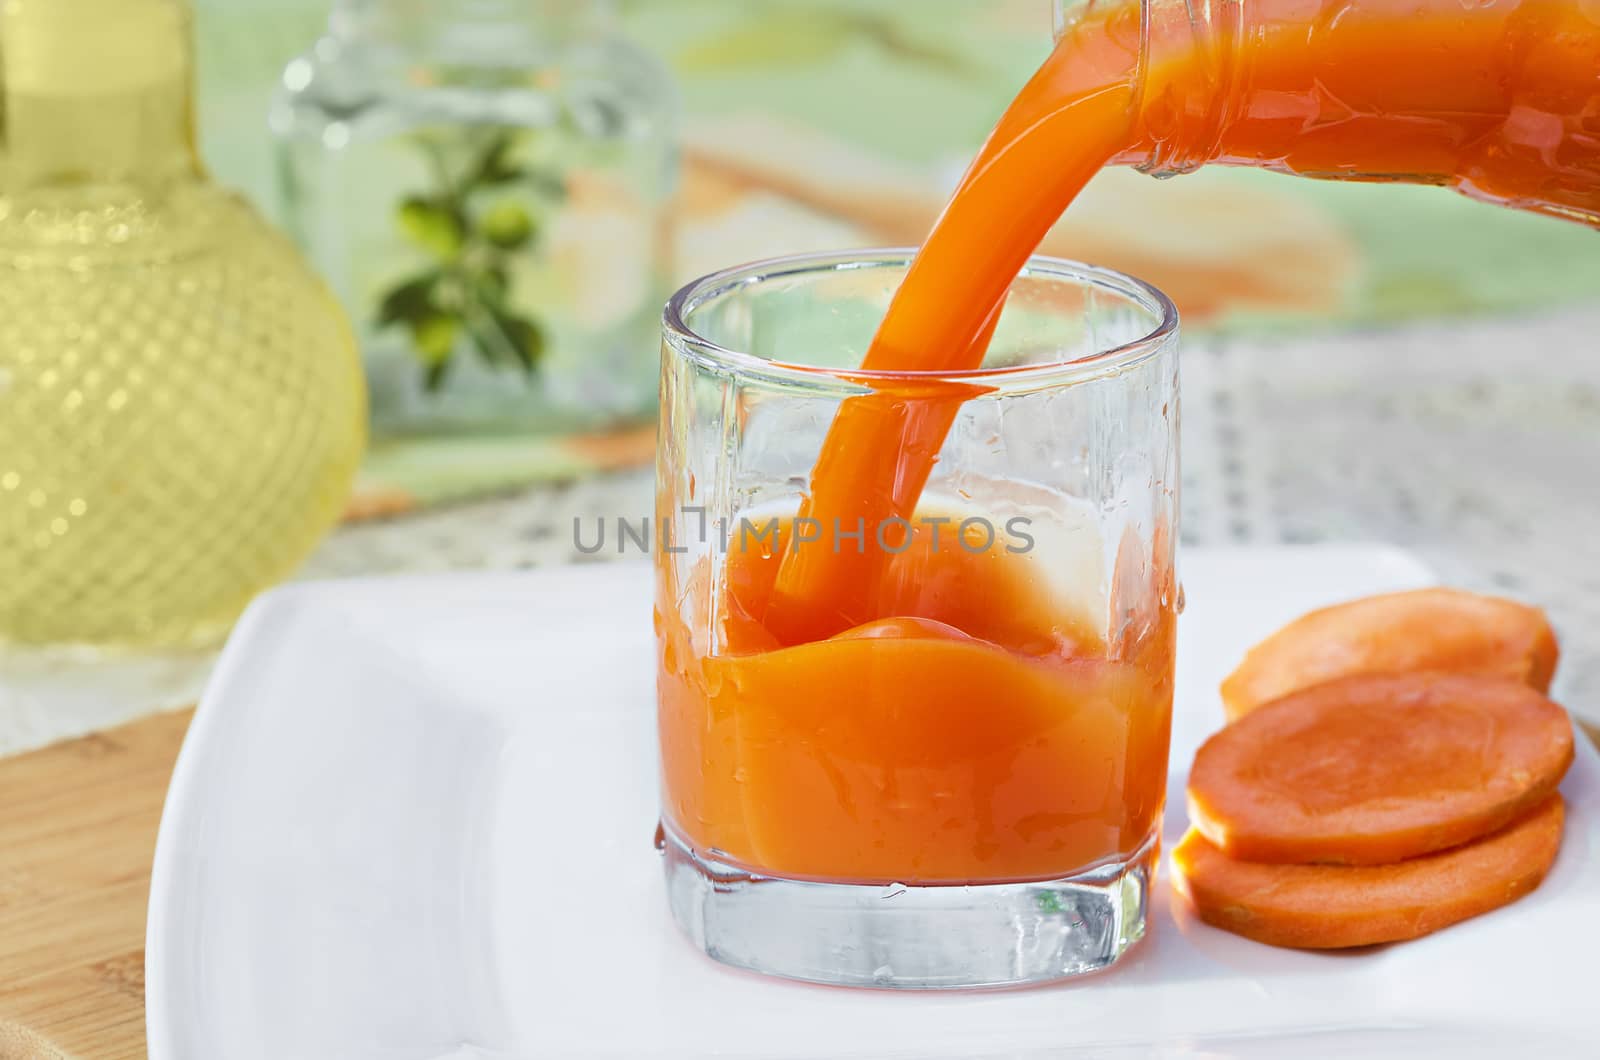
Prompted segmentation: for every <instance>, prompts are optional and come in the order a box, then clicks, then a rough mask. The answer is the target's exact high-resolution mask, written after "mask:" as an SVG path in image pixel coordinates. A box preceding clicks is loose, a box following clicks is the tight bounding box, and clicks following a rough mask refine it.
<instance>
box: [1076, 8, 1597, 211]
mask: <svg viewBox="0 0 1600 1060" xmlns="http://www.w3.org/2000/svg"><path fill="white" fill-rule="evenodd" d="M1085 34H1089V35H1094V36H1103V37H1104V38H1105V39H1106V40H1107V42H1108V43H1110V42H1115V44H1114V46H1115V47H1118V48H1120V49H1121V50H1122V54H1124V55H1126V56H1127V70H1126V74H1127V77H1128V79H1129V81H1130V83H1131V84H1132V85H1133V88H1134V97H1133V98H1134V105H1133V108H1132V113H1131V114H1130V118H1131V121H1132V128H1131V130H1130V134H1129V138H1128V141H1127V142H1128V144H1129V147H1128V148H1127V149H1126V150H1125V151H1123V152H1122V153H1121V154H1120V155H1118V156H1117V158H1116V159H1115V161H1116V162H1120V163H1124V164H1129V165H1136V166H1139V167H1140V168H1143V169H1145V170H1147V171H1150V172H1153V173H1155V174H1156V175H1158V176H1167V175H1171V174H1175V173H1182V172H1187V171H1189V170H1192V169H1194V168H1196V167H1198V166H1201V165H1205V164H1208V163H1222V164H1229V165H1246V166H1254V167H1257V168H1264V169H1273V170H1277V171H1280V172H1285V173H1292V174H1296V175H1299V176H1307V177H1320V178H1328V179H1339V180H1365V181H1395V182H1405V183H1413V184H1437V185H1442V186H1446V187H1451V188H1454V189H1455V190H1457V191H1459V192H1461V193H1463V194H1465V195H1468V196H1470V197H1472V198H1475V199H1480V200H1483V201H1487V202H1493V203H1498V204H1501V205H1506V206H1512V207H1517V208H1520V209H1527V210H1533V211H1536V212H1540V213H1545V214H1549V215H1552V216H1556V217H1562V218H1566V219H1569V220H1576V221H1581V222H1585V223H1588V224H1592V225H1600V5H1597V4H1595V3H1593V2H1592V0H1579V2H1573V0H1420V2H1419V0H1215V2H1213V3H1208V4H1193V3H1187V2H1185V0H1109V2H1107V0H1061V2H1060V4H1059V7H1058V19H1057V36H1058V37H1066V36H1068V35H1076V36H1077V38H1078V39H1077V41H1076V43H1077V44H1078V45H1079V46H1082V45H1083V43H1084V41H1083V36H1084V35H1085Z"/></svg>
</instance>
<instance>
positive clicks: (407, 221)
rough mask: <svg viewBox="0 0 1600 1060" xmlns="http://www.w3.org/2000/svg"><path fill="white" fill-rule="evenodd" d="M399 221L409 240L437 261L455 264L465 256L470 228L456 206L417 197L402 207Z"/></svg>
mask: <svg viewBox="0 0 1600 1060" xmlns="http://www.w3.org/2000/svg"><path fill="white" fill-rule="evenodd" d="M397 219H398V220H399V222H400V230H401V231H402V232H404V233H405V234H406V237H407V238H408V239H410V240H411V242H412V243H414V244H416V245H417V246H418V247H420V248H421V249H423V250H426V251H427V252H428V253H430V254H432V255H434V256H435V257H437V258H440V259H442V260H445V261H453V260H454V259H455V258H456V256H457V255H459V254H460V253H461V245H462V243H463V242H465V239H466V227H467V226H466V224H465V223H464V221H463V219H462V217H461V213H460V211H459V210H458V209H456V208H455V206H454V205H453V204H452V203H450V202H448V201H446V200H443V199H439V198H424V197H422V196H419V195H413V196H410V197H409V198H407V199H406V200H405V201H404V202H402V203H401V204H400V210H399V216H398V218H397Z"/></svg>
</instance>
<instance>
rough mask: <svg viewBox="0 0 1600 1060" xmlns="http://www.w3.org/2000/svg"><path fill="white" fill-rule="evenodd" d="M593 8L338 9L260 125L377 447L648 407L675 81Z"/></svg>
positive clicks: (609, 420) (431, 5)
mask: <svg viewBox="0 0 1600 1060" xmlns="http://www.w3.org/2000/svg"><path fill="white" fill-rule="evenodd" d="M609 15H610V12H609V10H608V5H607V4H605V3H604V2H600V0H426V2H424V0H338V2H337V3H336V5H335V8H334V11H333V14H332V17H331V18H330V20H329V24H328V31H327V33H326V35H324V36H323V37H322V38H321V39H320V40H318V41H317V42H316V43H315V44H314V45H313V46H312V47H311V49H310V50H309V51H308V52H306V53H305V54H304V55H302V56H300V57H299V58H296V59H294V60H293V61H291V62H290V63H289V64H288V66H287V67H286V69H285V70H284V74H283V85H282V88H281V90H280V92H279V96H278V99H277V101H276V103H275V106H274V108H273V113H272V128H273V131H274V133H275V135H276V136H277V138H278V141H279V152H280V162H281V164H280V166H279V180H280V188H281V194H282V204H281V205H282V208H283V213H284V216H285V218H286V222H287V224H288V226H289V228H290V231H291V232H292V233H293V234H294V235H295V237H296V238H297V239H298V240H299V241H300V243H301V244H302V245H303V246H304V247H305V248H306V250H307V251H308V253H309V254H310V256H311V258H312V260H313V261H314V262H315V263H316V264H317V265H318V266H319V267H320V268H321V269H322V271H323V273H324V275H326V276H327V278H328V279H329V281H330V282H331V283H332V285H333V287H334V289H335V290H336V292H337V293H338V294H339V296H340V297H341V298H342V299H343V301H344V303H345V305H346V306H347V307H348V309H349V311H350V314H351V316H352V317H353V319H354V320H355V322H356V325H357V327H358V329H359V330H360V333H361V336H362V340H363V349H364V354H365V360H366V366H367V374H368V380H369V383H370V388H371V393H372V405H373V414H374V424H375V427H376V429H377V430H378V431H379V432H381V433H383V434H388V435H394V434H413V433H437V432H456V431H461V432H482V433H501V432H505V433H523V432H528V431H535V430H537V431H575V430H589V429H598V428H603V427H606V426H610V425H613V424H616V423H620V422H625V421H628V420H634V419H640V418H644V417H647V416H648V415H649V414H650V413H651V410H652V409H653V406H654V398H655V357H654V354H653V350H654V345H655V344H654V341H653V337H652V336H653V329H654V326H655V321H656V319H657V313H658V311H659V308H660V304H661V301H662V298H663V295H664V293H665V288H664V285H663V276H664V269H665V265H666V261H667V257H668V253H669V243H670V232H669V228H668V225H667V223H666V219H665V207H666V203H667V200H668V198H669V196H670V193H671V191H672V187H673V182H674V179H675V174H676V156H675V138H674V129H675V119H676V106H675V101H674V100H675V96H674V91H673V86H672V83H671V81H670V78H669V77H668V75H667V73H666V71H665V69H664V68H663V67H662V66H661V64H660V63H658V62H657V61H656V60H655V59H654V58H653V57H651V56H650V55H649V54H648V53H647V52H645V51H644V50H643V49H641V48H639V47H638V46H636V45H635V44H633V43H632V42H630V41H628V40H626V39H624V38H622V37H620V36H618V35H617V34H616V33H615V32H613V30H612V27H611V20H610V18H609Z"/></svg>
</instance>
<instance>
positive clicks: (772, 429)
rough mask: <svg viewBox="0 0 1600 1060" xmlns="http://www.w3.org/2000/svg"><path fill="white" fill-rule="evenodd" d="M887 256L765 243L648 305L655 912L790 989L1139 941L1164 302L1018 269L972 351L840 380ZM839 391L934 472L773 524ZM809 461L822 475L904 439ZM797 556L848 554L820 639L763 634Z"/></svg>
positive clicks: (892, 278) (1163, 728) (1174, 387)
mask: <svg viewBox="0 0 1600 1060" xmlns="http://www.w3.org/2000/svg"><path fill="white" fill-rule="evenodd" d="M911 257H912V252H911V251H903V250H878V251H860V252H850V253H840V254H831V255H819V256H808V257H796V258H786V259H782V260H774V261H766V262H760V263H757V264H753V265H748V266H744V267H740V268H735V269H730V270H728V271H725V272H721V273H717V274H715V275H712V276H708V277H706V278H704V279H701V280H698V281H696V282H694V283H692V284H690V285H689V286H687V287H685V288H684V289H683V290H682V291H680V292H678V294H677V295H676V296H675V297H674V298H673V299H672V300H671V301H670V302H669V303H668V305H667V309H666V313H665V317H664V330H665V341H664V345H663V352H662V370H661V428H660V444H659V446H658V457H657V468H656V491H657V493H656V501H657V511H656V517H657V527H658V536H657V546H658V547H657V548H656V549H655V566H656V579H657V585H656V616H655V620H656V630H657V646H658V651H657V663H658V674H657V677H658V710H659V737H660V750H661V833H660V845H661V848H662V851H663V854H664V858H665V868H666V877H667V889H668V895H669V900H670V905H671V909H672V912H673V915H674V917H675V918H676V920H677V922H678V924H679V925H680V926H681V928H682V929H683V930H684V931H685V932H686V933H687V935H688V936H689V938H690V939H691V940H692V941H693V942H694V943H695V945H697V946H699V947H701V948H702V949H704V951H705V952H706V953H707V954H709V955H710V956H712V957H714V958H716V959H718V960H720V961H723V962H726V963H728V964H732V965H737V966H740V967H744V968H749V969H753V970H756V971H760V972H765V973H770V974H774V975H779V976H785V977H790V978H795V979H802V980H809V981H813V982H821V983H833V984H848V985H860V986H879V987H900V988H940V987H972V986H1000V985H1013V984H1021V983H1033V982H1041V981H1046V980H1051V979H1057V978H1061V977H1065V976H1070V975H1074V974H1077V973H1081V972H1088V971H1093V970H1095V969H1099V968H1103V967H1105V966H1107V965H1110V964H1111V963H1113V962H1114V961H1116V960H1117V959H1118V958H1119V957H1120V956H1121V955H1122V954H1123V953H1124V952H1126V951H1127V950H1128V948H1129V947H1130V946H1132V945H1133V944H1134V943H1135V942H1137V941H1138V940H1139V939H1140V938H1141V937H1142V936H1143V934H1144V931H1145V924H1146V912H1147V908H1148V899H1149V888H1150V884H1151V881H1152V880H1153V878H1154V875H1155V865H1156V861H1157V854H1158V852H1157V846H1158V836H1159V825H1160V818H1161V810H1162V804H1163V801H1164V798H1165V785H1166V766H1167V743H1168V735H1169V730H1170V726H1171V707H1172V679H1173V648H1174V630H1175V624H1176V615H1177V611H1178V607H1179V592H1178V587H1177V578H1176V571H1175V566H1174V542H1175V540H1176V520H1177V514H1178V454H1177V424H1178V361H1177V348H1178V322H1177V314H1176V311H1175V310H1174V309H1173V306H1172V303H1171V302H1170V301H1169V300H1168V299H1167V298H1166V297H1165V296H1164V295H1162V294H1161V293H1160V292H1159V291H1157V290H1155V289H1154V288H1152V287H1150V286H1149V285H1147V284H1144V283H1142V282H1140V281H1138V280H1135V279H1133V278H1131V277H1128V276H1124V275H1121V274H1119V273H1116V272H1112V271H1110V270H1107V269H1101V268H1096V267H1093V266H1089V265H1082V264H1077V263H1074V262H1068V261H1059V260H1054V259H1049V258H1042V257H1040V258H1034V259H1033V260H1032V261H1031V262H1030V263H1029V264H1028V266H1027V267H1026V269H1025V270H1024V271H1023V272H1022V274H1021V275H1020V276H1019V278H1018V279H1017V281H1016V283H1015V284H1014V286H1013V287H1012V289H1011V293H1010V296H1009V299H1008V301H1007V303H1006V306H1005V308H1004V311H1003V312H1002V314H1001V316H1000V319H999V323H998V326H997V328H996V331H995V335H994V339H993V341H992V343H991V345H990V346H989V349H988V352H987V356H986V358H985V360H984V361H983V363H982V366H981V367H980V368H978V369H976V370H973V371H960V372H937V373H928V372H876V373H873V372H863V371H860V370H858V369H856V368H855V367H854V366H856V365H858V364H859V363H860V361H861V358H862V355H863V354H864V353H865V351H866V349H867V346H868V344H869V343H870V341H871V339H872V336H873V333H874V330H875V329H876V326H877V324H878V323H879V321H880V320H881V319H882V317H883V314H884V311H885V309H886V307H887V305H888V303H889V299H890V297H891V296H892V295H893V293H894V291H895V290H896V288H897V287H898V286H899V284H900V282H901V281H902V279H903V278H904V277H905V275H906V271H907V268H908V266H909V264H910V261H911ZM841 409H845V410H846V411H847V413H848V414H849V415H851V416H854V417H858V418H859V417H862V416H865V417H867V418H873V417H877V418H879V419H880V420H881V421H882V422H887V423H890V424H894V425H895V426H896V429H902V430H903V432H904V436H905V437H906V438H907V439H911V440H913V441H914V440H916V439H920V440H921V443H923V444H926V443H928V441H929V439H932V443H931V445H932V448H931V449H929V450H928V452H927V454H926V455H927V456H930V457H932V456H934V450H936V459H932V460H931V461H928V460H924V461H922V462H921V463H920V465H919V462H918V460H917V459H916V457H915V454H914V452H913V454H912V456H911V457H910V458H908V459H907V460H905V461H903V462H902V464H901V471H902V474H900V475H898V476H897V481H899V482H900V485H904V484H905V482H906V481H910V480H909V479H908V478H907V476H912V477H914V476H915V475H916V474H918V473H919V472H918V470H917V469H918V467H919V466H920V469H921V471H922V472H926V473H927V480H926V485H925V487H924V488H923V489H921V491H920V493H919V492H918V491H917V490H916V489H915V488H911V489H910V490H909V491H908V492H906V493H905V494H904V495H905V496H907V497H912V498H915V503H914V506H911V505H907V506H906V507H904V508H895V507H893V506H892V505H891V504H889V503H888V502H887V501H884V500H883V498H876V499H873V498H865V499H863V502H862V506H861V508H860V511H861V513H862V516H861V517H860V518H855V519H853V520H850V521H844V520H840V519H837V518H835V519H834V520H832V522H833V525H831V526H829V525H824V524H825V520H822V519H815V518H812V519H808V518H800V517H797V513H798V512H799V511H800V509H801V505H802V503H803V502H804V499H805V498H806V497H807V496H808V492H809V490H810V487H811V481H812V475H813V467H814V465H815V464H816V462H817V459H818V455H819V453H820V452H821V451H822V448H823V440H824V437H825V435H826V434H827V433H828V430H829V427H830V425H831V424H832V423H833V421H834V420H835V417H836V416H837V415H839V414H840V410H841ZM946 424H948V431H942V428H943V427H944V426H945V425H946ZM880 426H881V423H880ZM879 433H880V436H881V432H879ZM941 438H942V442H941ZM910 449H911V450H914V449H915V444H913V445H912V446H911V447H910ZM833 456H834V457H835V458H836V459H834V460H833V464H834V469H833V471H832V473H834V474H838V473H841V472H840V471H839V470H838V469H839V467H840V465H841V464H842V465H844V466H851V465H860V466H865V462H869V461H889V462H894V461H896V460H897V459H898V458H899V453H898V451H897V450H895V449H894V448H893V447H891V450H890V451H886V452H847V453H835V454H833ZM930 464H931V471H930V470H929V466H930ZM869 477H870V476H869ZM896 488H897V489H899V486H897V487H896ZM869 515H870V516H871V517H872V518H870V519H868V518H867V516H869ZM807 549H811V550H822V551H821V552H820V553H813V554H812V555H810V556H803V553H804V552H805V550H807ZM796 557H803V558H804V559H806V560H807V561H808V562H816V563H821V564H823V565H824V566H826V565H827V564H829V563H840V562H844V563H849V564H851V565H852V566H851V567H850V570H851V572H852V574H851V577H850V579H847V580H848V581H852V582H854V588H855V589H857V590H858V591H855V592H852V593H851V594H850V601H849V603H848V606H846V605H845V604H844V603H839V602H837V601H834V600H830V599H827V598H822V599H818V600H817V601H815V605H816V606H817V607H818V608H819V609H822V610H823V611H826V610H827V609H828V608H830V607H834V606H835V605H836V604H837V606H838V609H839V613H837V614H832V613H829V614H826V615H824V616H821V617H825V618H826V619H827V620H828V621H829V622H831V623H832V625H833V626H835V627H841V631H840V632H837V633H834V634H832V635H828V636H825V637H821V638H810V637H807V638H800V639H795V638H793V637H792V636H791V637H788V638H786V637H785V636H783V635H780V634H779V633H777V632H774V631H773V629H772V628H770V627H769V625H768V623H767V621H766V619H767V616H768V606H769V604H770V603H771V600H772V598H773V593H774V585H775V584H778V583H780V582H781V581H782V579H783V577H784V567H785V564H787V563H793V562H797V559H796Z"/></svg>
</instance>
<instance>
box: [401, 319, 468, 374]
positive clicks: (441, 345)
mask: <svg viewBox="0 0 1600 1060" xmlns="http://www.w3.org/2000/svg"><path fill="white" fill-rule="evenodd" d="M407 327H409V328H410V330H411V345H412V346H413V347H414V348H415V351H416V354H417V356H418V358H419V359H421V361H422V362H423V363H424V364H429V365H436V364H442V363H444V362H445V361H448V360H449V359H450V357H451V356H452V355H453V354H454V353H455V348H456V338H457V336H459V335H460V333H461V322H460V321H459V320H457V319H456V318H455V317H450V316H445V315H444V314H443V313H434V314H431V315H429V316H425V317H422V318H420V319H417V320H413V321H410V322H409V323H408V324H407Z"/></svg>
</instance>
